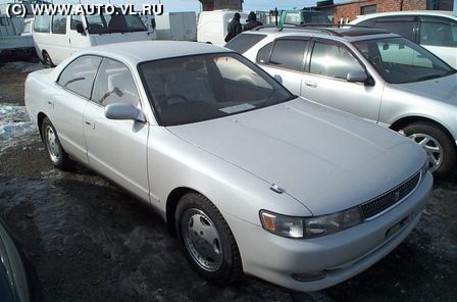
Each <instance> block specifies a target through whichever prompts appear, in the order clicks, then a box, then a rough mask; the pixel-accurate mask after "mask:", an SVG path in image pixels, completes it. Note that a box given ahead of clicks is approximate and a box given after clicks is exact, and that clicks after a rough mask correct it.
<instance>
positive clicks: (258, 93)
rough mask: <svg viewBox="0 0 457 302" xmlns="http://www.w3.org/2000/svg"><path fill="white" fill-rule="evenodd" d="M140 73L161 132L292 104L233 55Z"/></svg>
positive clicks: (167, 63) (152, 66)
mask: <svg viewBox="0 0 457 302" xmlns="http://www.w3.org/2000/svg"><path fill="white" fill-rule="evenodd" d="M139 71H140V74H141V77H142V80H143V83H144V86H145V88H146V90H147V92H148V95H149V97H150V101H151V104H152V107H153V108H154V111H155V114H156V117H157V119H158V120H159V122H160V123H161V124H162V125H165V126H171V125H179V124H187V123H193V122H199V121H204V120H209V119H215V118H219V117H224V116H228V115H232V114H237V113H241V112H245V111H250V110H256V109H259V108H263V107H266V106H270V105H273V104H277V103H281V102H285V101H287V100H289V99H291V98H293V96H292V95H291V94H290V93H289V92H288V91H287V90H285V89H284V88H283V87H282V86H281V85H280V84H278V83H277V82H276V81H275V80H274V79H272V78H271V77H270V76H268V75H267V74H266V73H265V72H264V71H263V70H262V69H260V68H259V67H257V66H256V65H255V64H254V63H252V62H250V61H249V60H247V59H246V58H244V57H242V56H241V55H239V54H236V53H219V54H204V55H194V56H189V57H180V58H171V59H164V60H156V61H151V62H145V63H142V64H140V66H139Z"/></svg>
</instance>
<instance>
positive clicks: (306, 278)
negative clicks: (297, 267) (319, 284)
mask: <svg viewBox="0 0 457 302" xmlns="http://www.w3.org/2000/svg"><path fill="white" fill-rule="evenodd" d="M290 276H291V277H292V278H293V279H294V280H296V281H298V282H312V281H319V280H322V279H324V278H325V277H326V274H325V272H316V273H293V274H291V275H290Z"/></svg>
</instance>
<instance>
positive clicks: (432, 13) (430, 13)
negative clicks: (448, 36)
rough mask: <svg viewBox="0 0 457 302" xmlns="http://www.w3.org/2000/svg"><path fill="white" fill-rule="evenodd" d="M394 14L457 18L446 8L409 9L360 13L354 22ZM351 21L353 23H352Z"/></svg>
mask: <svg viewBox="0 0 457 302" xmlns="http://www.w3.org/2000/svg"><path fill="white" fill-rule="evenodd" d="M392 16H435V17H436V16H441V17H446V18H450V19H454V20H457V16H456V15H455V14H454V13H453V12H451V11H445V10H409V11H400V12H384V13H374V14H369V15H359V16H357V18H356V19H355V20H353V21H352V22H358V21H362V20H368V19H373V18H379V17H392ZM352 22H351V23H352Z"/></svg>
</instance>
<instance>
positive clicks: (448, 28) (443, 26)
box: [419, 17, 457, 47]
mask: <svg viewBox="0 0 457 302" xmlns="http://www.w3.org/2000/svg"><path fill="white" fill-rule="evenodd" d="M419 43H420V44H424V45H433V46H448V47H457V22H455V21H453V20H448V19H445V18H432V17H424V18H422V20H421V27H420V42H419Z"/></svg>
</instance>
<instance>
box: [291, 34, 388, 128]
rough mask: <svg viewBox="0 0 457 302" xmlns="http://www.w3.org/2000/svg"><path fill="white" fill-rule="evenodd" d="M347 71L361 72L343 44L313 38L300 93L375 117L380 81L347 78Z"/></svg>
mask: <svg viewBox="0 0 457 302" xmlns="http://www.w3.org/2000/svg"><path fill="white" fill-rule="evenodd" d="M349 72H365V73H366V70H365V67H364V66H363V65H362V63H361V62H360V61H359V60H358V59H357V57H356V55H355V54H354V53H353V52H352V51H351V50H349V49H348V48H347V47H346V46H345V45H344V44H342V43H338V42H333V41H327V40H323V39H322V40H316V41H314V43H313V47H312V49H311V51H310V54H309V64H307V66H306V69H305V73H304V76H303V83H302V85H301V93H300V95H302V96H304V97H306V98H309V99H310V100H312V101H315V102H318V103H321V104H324V105H328V106H331V107H334V108H337V109H340V110H343V111H346V112H350V113H353V114H356V115H358V116H360V117H362V118H364V119H367V120H370V121H375V122H377V121H378V116H379V110H380V105H381V104H380V102H381V97H382V87H383V83H376V82H375V81H374V80H370V81H368V82H371V83H368V82H367V83H362V82H349V81H348V80H347V75H348V73H349Z"/></svg>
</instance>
